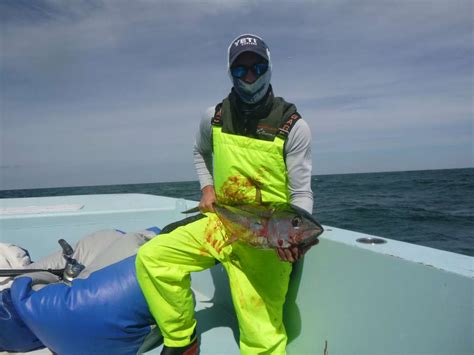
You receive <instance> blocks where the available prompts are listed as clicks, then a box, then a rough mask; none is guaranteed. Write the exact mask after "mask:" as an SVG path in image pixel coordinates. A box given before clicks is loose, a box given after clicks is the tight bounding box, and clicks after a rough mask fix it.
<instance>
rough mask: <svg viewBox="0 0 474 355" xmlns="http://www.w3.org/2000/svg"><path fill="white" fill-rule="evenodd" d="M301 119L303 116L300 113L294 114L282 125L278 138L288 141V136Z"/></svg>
mask: <svg viewBox="0 0 474 355" xmlns="http://www.w3.org/2000/svg"><path fill="white" fill-rule="evenodd" d="M300 118H301V115H300V114H299V113H298V112H295V113H293V114H292V115H291V116H290V117H289V118H288V119H287V120H286V121H284V122H283V123H282V125H281V126H280V128H279V129H278V134H277V137H279V138H281V139H283V140H285V141H286V139H287V138H288V135H289V134H290V131H291V130H292V128H293V127H294V125H295V124H296V122H297V121H298V120H299V119H300Z"/></svg>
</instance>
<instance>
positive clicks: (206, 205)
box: [199, 185, 217, 212]
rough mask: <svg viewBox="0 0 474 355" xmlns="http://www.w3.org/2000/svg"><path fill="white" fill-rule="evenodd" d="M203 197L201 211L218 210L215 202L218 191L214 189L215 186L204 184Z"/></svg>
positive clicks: (200, 203)
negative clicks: (215, 207)
mask: <svg viewBox="0 0 474 355" xmlns="http://www.w3.org/2000/svg"><path fill="white" fill-rule="evenodd" d="M201 192H202V197H201V201H200V202H199V210H200V211H201V212H216V211H215V209H214V203H216V201H217V199H216V192H215V191H214V186H212V185H207V186H204V187H203V189H202V190H201Z"/></svg>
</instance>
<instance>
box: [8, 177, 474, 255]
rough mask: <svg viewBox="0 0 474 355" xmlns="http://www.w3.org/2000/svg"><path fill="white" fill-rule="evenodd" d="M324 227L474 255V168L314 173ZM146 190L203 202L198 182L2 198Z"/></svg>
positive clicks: (15, 192)
mask: <svg viewBox="0 0 474 355" xmlns="http://www.w3.org/2000/svg"><path fill="white" fill-rule="evenodd" d="M311 183H312V188H313V193H314V210H313V214H314V215H315V216H316V218H317V219H318V220H319V221H320V223H322V224H324V225H329V226H333V227H338V228H344V229H350V230H354V231H358V232H363V233H368V234H372V235H377V236H380V237H385V238H390V239H395V240H400V241H404V242H408V243H414V244H419V245H424V246H428V247H432V248H436V249H442V250H447V251H451V252H455V253H460V254H465V255H470V256H474V206H473V204H474V168H469V169H448V170H424V171H408V172H388V173H364V174H341V175H315V176H313V177H312V181H311ZM109 193H146V194H153V195H162V196H170V197H180V198H185V199H190V200H196V201H197V200H199V198H200V190H199V183H198V182H197V181H191V182H169V183H149V184H133V185H109V186H85V187H66V188H48V189H31V190H0V198H15V197H39V196H64V195H81V194H109Z"/></svg>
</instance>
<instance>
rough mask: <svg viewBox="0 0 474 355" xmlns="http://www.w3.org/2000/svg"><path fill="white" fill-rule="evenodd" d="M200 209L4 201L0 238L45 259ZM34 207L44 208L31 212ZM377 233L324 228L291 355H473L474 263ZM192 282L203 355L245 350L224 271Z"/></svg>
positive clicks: (295, 308) (302, 269) (291, 322)
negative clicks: (92, 238) (378, 238)
mask: <svg viewBox="0 0 474 355" xmlns="http://www.w3.org/2000/svg"><path fill="white" fill-rule="evenodd" d="M196 204H197V202H194V201H185V200H182V199H172V198H166V197H159V196H151V195H141V194H125V195H123V194H120V195H85V196H65V197H47V198H25V199H3V200H2V199H0V209H3V210H2V211H5V209H10V210H9V211H10V213H4V214H3V215H0V241H2V242H12V243H15V244H17V245H20V246H24V247H26V248H27V249H29V250H30V252H31V254H32V257H33V258H36V259H39V258H41V257H43V256H46V255H48V254H50V253H51V252H53V251H56V250H58V245H57V240H58V239H59V238H65V239H66V240H67V241H69V242H70V243H74V242H75V241H77V240H79V239H80V238H82V237H83V236H85V235H87V234H89V233H92V232H94V231H97V230H100V229H107V228H116V229H120V230H124V231H135V230H141V229H145V228H148V227H151V226H158V227H163V226H165V225H166V224H168V223H170V222H173V221H177V220H179V219H182V218H183V215H182V214H181V212H182V211H184V210H186V209H189V208H192V207H194V206H196ZM61 205H63V206H64V205H66V206H69V207H67V209H68V210H63V211H61V210H59V207H57V206H61ZM77 205H81V206H82V207H81V208H79V209H77ZM32 206H36V207H37V208H41V209H42V211H40V212H38V211H36V212H34V213H33V212H32V210H30V211H27V210H26V209H25V207H32ZM52 206H56V207H55V208H53V207H52ZM72 206H76V207H75V208H76V209H75V210H71V209H73V207H72ZM11 208H17V209H18V208H20V210H21V209H22V208H23V212H24V213H20V212H18V211H17V212H15V213H13V214H12V213H11V211H12V210H11ZM372 237H373V236H369V235H366V234H363V233H357V232H354V231H349V230H342V229H338V228H334V227H330V226H325V232H324V233H323V235H322V236H321V237H320V243H319V245H318V246H317V247H315V248H314V249H313V250H311V251H310V252H309V253H308V254H307V255H306V256H305V259H304V262H302V263H300V264H298V266H297V267H295V269H294V273H293V275H292V280H291V284H290V290H289V294H288V297H287V304H286V305H285V325H286V327H287V332H288V336H289V344H288V348H287V351H288V354H297V355H302V354H315V353H321V354H322V353H323V352H324V349H327V351H328V353H329V354H331V355H335V354H355V353H357V354H388V353H390V354H432V355H442V354H443V355H444V354H453V355H454V354H469V355H472V354H473V353H474V345H473V339H474V332H473V319H474V309H473V299H474V295H473V290H474V271H473V261H474V258H472V257H469V256H465V255H460V254H455V253H450V252H445V251H441V250H436V249H432V248H426V247H422V246H417V245H412V244H408V243H402V242H398V241H394V240H390V239H386V238H384V239H385V241H386V243H384V244H361V243H359V242H357V240H358V239H360V238H372ZM192 286H193V289H194V291H195V295H196V318H197V319H198V324H199V325H198V327H199V332H200V333H201V338H202V339H201V344H202V345H201V353H202V354H238V353H239V350H238V340H237V338H238V328H237V323H236V320H235V315H234V311H233V308H232V304H231V299H230V295H229V290H228V283H227V277H226V275H225V272H223V269H222V267H221V266H220V265H217V266H216V267H214V268H212V269H210V270H208V271H205V272H201V273H196V274H193V275H192ZM159 351H160V349H159V348H158V349H154V350H152V351H150V352H148V353H150V354H159ZM33 353H36V354H45V353H46V354H47V353H48V352H47V351H46V352H45V350H43V351H40V352H32V353H31V354H33Z"/></svg>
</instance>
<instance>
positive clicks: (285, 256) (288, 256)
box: [277, 239, 319, 263]
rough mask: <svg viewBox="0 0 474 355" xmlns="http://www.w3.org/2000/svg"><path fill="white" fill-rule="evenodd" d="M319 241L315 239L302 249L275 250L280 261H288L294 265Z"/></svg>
mask: <svg viewBox="0 0 474 355" xmlns="http://www.w3.org/2000/svg"><path fill="white" fill-rule="evenodd" d="M318 243H319V239H316V240H315V241H314V242H313V243H312V244H309V245H306V246H304V247H298V246H291V247H288V248H277V254H278V256H279V257H280V260H281V261H288V262H290V263H294V262H295V261H297V260H298V259H300V258H301V257H302V256H303V255H305V254H306V252H307V251H308V250H309V249H311V247H312V246H314V245H317V244H318Z"/></svg>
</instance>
